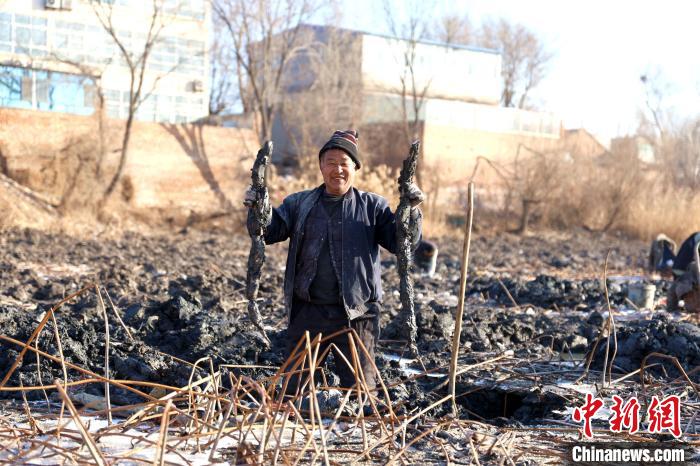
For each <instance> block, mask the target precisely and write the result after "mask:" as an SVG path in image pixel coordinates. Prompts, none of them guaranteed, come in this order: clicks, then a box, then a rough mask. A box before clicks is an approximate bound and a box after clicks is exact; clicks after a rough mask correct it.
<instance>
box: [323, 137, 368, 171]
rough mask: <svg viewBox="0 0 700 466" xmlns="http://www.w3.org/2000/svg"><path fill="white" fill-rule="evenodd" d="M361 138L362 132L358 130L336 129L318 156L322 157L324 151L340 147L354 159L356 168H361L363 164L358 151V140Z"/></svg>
mask: <svg viewBox="0 0 700 466" xmlns="http://www.w3.org/2000/svg"><path fill="white" fill-rule="evenodd" d="M359 138H360V133H359V132H358V131H356V130H352V129H349V130H346V131H336V132H335V133H333V136H331V138H330V139H329V140H328V142H327V143H325V144H324V145H323V147H322V148H321V150H320V151H319V153H318V158H319V159H320V158H321V156H322V155H323V153H324V152H326V151H327V150H329V149H340V150H342V151H345V152H346V153H347V154H348V155H349V156H350V158H351V159H352V161H353V162H355V168H360V167H361V166H362V164H361V163H360V158H359V156H358V152H357V140H358V139H359Z"/></svg>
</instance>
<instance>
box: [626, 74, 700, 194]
mask: <svg viewBox="0 0 700 466" xmlns="http://www.w3.org/2000/svg"><path fill="white" fill-rule="evenodd" d="M640 81H641V83H642V85H643V86H644V92H645V107H646V108H645V111H644V112H642V113H641V115H640V124H639V128H638V130H637V135H638V136H641V137H643V138H644V139H645V140H646V141H649V142H650V143H651V144H652V146H653V148H654V155H655V158H656V161H657V162H659V165H660V167H661V170H662V172H663V173H664V175H665V176H664V180H665V181H666V183H667V184H668V185H670V186H671V187H674V188H680V187H684V188H690V189H691V190H692V191H696V190H697V189H700V117H697V116H696V117H690V118H685V119H683V118H677V117H676V118H674V112H673V109H672V108H671V107H670V106H669V105H668V94H669V93H670V92H671V89H672V85H671V84H670V83H669V82H667V81H666V79H665V78H664V76H663V75H662V74H661V73H660V72H659V71H658V70H656V71H653V70H652V71H650V72H648V73H645V74H643V75H642V76H640Z"/></svg>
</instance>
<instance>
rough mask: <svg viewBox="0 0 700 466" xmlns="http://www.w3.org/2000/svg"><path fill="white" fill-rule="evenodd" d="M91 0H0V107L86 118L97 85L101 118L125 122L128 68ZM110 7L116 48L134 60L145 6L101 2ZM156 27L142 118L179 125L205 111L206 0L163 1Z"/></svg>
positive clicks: (126, 0)
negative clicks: (159, 27)
mask: <svg viewBox="0 0 700 466" xmlns="http://www.w3.org/2000/svg"><path fill="white" fill-rule="evenodd" d="M91 3H93V0H5V1H4V2H0V106H3V107H16V108H26V109H35V110H47V111H58V112H69V113H75V114H82V115H89V114H92V113H93V112H94V110H95V107H96V99H95V95H96V94H95V89H96V86H100V88H101V89H102V92H103V95H104V98H105V107H106V111H107V114H108V115H109V116H111V117H114V118H125V117H126V114H127V109H128V106H127V102H128V98H129V84H130V78H129V71H128V67H127V66H126V64H125V60H124V57H123V54H122V53H121V52H120V51H119V48H118V47H117V45H116V43H115V41H114V40H113V39H112V38H111V37H110V36H109V35H108V34H107V33H106V31H105V29H104V27H103V26H102V24H101V23H100V21H99V20H98V17H97V15H96V14H95V11H94V9H93V5H91ZM101 3H102V4H103V5H101V7H107V8H113V13H112V20H113V25H114V29H115V30H116V34H117V36H118V38H119V40H120V42H121V43H123V44H124V45H125V46H126V47H127V49H128V50H130V52H132V53H134V55H135V56H137V57H138V56H139V55H140V53H139V50H142V49H143V42H144V40H145V37H146V34H147V31H148V25H149V20H150V18H151V11H152V10H151V8H150V7H151V5H152V3H151V2H150V1H144V0H102V2H101ZM106 4H108V5H106ZM162 11H163V15H162V23H163V28H162V30H161V32H160V33H159V35H158V41H157V43H156V46H155V47H154V49H153V53H152V54H151V56H150V58H149V60H148V61H147V63H148V66H147V71H146V74H145V80H144V95H149V97H148V99H147V100H145V101H144V102H143V104H142V105H141V107H140V108H139V111H138V113H137V115H136V117H137V118H138V119H140V120H144V121H163V122H186V121H193V120H197V119H199V118H202V117H204V116H206V115H207V113H208V95H209V64H208V58H207V49H208V46H207V42H208V36H209V24H210V12H209V7H208V2H207V1H206V0H163V10H162Z"/></svg>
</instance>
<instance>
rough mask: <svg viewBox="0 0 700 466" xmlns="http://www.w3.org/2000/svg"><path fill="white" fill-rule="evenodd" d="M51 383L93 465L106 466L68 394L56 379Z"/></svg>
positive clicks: (105, 461)
mask: <svg viewBox="0 0 700 466" xmlns="http://www.w3.org/2000/svg"><path fill="white" fill-rule="evenodd" d="M53 383H54V385H56V389H57V390H58V393H59V395H61V398H62V399H63V402H64V403H65V404H66V406H67V407H68V411H70V414H71V416H72V417H73V422H74V423H75V425H76V427H77V428H78V431H79V432H80V436H81V437H82V438H83V441H84V442H85V446H86V447H87V449H88V451H89V452H90V455H91V456H92V459H93V460H95V464H97V465H100V466H102V465H106V464H107V460H106V459H105V457H104V456H103V455H102V452H101V451H100V449H99V447H98V446H97V444H96V443H95V439H93V438H92V436H91V435H90V433H89V432H88V430H87V428H86V427H85V425H84V424H83V421H82V420H81V419H80V414H79V413H78V410H77V409H76V408H75V405H74V404H73V402H72V401H71V400H70V398H68V394H67V393H66V391H65V390H64V389H63V387H62V386H61V382H60V381H59V380H58V379H56V380H54V382H53Z"/></svg>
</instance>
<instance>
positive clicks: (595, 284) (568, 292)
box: [469, 275, 626, 309]
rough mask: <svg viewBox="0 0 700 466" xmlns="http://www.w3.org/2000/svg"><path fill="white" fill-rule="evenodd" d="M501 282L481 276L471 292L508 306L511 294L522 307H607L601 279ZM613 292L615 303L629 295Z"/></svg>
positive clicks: (547, 278)
mask: <svg viewBox="0 0 700 466" xmlns="http://www.w3.org/2000/svg"><path fill="white" fill-rule="evenodd" d="M501 282H502V283H503V285H501V283H499V282H498V280H497V279H495V278H487V277H479V278H477V279H475V280H474V281H473V282H472V283H471V287H470V291H469V292H470V293H481V294H483V295H484V296H485V297H488V298H490V299H493V300H495V301H496V302H497V303H498V304H502V305H504V306H512V305H513V304H512V301H511V299H510V297H508V293H510V295H511V296H512V297H513V299H514V300H515V302H516V303H517V304H519V305H526V304H530V305H534V306H538V307H542V308H552V307H554V306H557V307H558V308H559V309H577V308H578V309H581V308H584V309H585V308H588V309H593V308H595V307H598V306H605V305H606V302H605V291H604V290H603V288H602V286H601V282H600V280H590V279H588V280H566V279H562V278H557V277H554V276H550V275H538V276H537V277H536V278H535V279H534V280H529V281H523V280H518V279H512V278H504V279H502V280H501ZM504 287H505V289H504ZM506 289H507V290H508V293H506ZM609 293H610V302H611V304H621V303H622V302H624V299H625V296H626V294H625V290H624V289H623V288H622V287H619V286H616V287H610V289H609Z"/></svg>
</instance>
